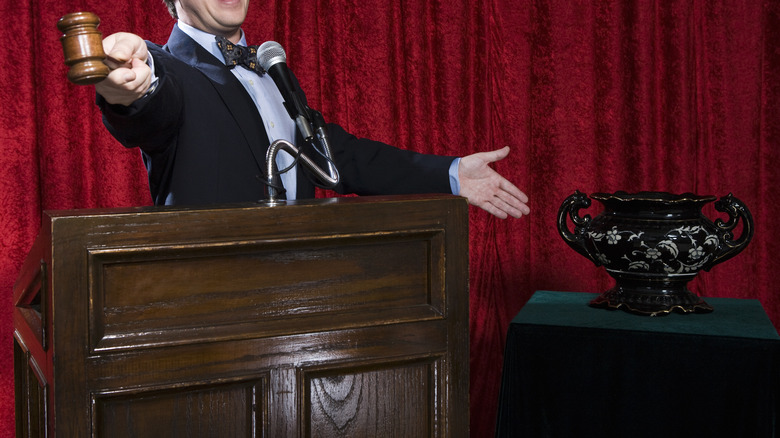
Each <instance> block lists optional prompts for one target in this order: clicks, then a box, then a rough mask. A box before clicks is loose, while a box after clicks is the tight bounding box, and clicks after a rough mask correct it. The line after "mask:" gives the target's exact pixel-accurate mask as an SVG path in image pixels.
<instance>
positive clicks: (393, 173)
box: [96, 0, 530, 218]
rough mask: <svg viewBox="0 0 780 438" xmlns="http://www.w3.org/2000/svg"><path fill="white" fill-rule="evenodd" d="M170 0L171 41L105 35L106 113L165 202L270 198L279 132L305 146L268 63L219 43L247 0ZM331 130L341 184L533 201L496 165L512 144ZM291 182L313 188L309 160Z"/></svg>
mask: <svg viewBox="0 0 780 438" xmlns="http://www.w3.org/2000/svg"><path fill="white" fill-rule="evenodd" d="M164 1H165V3H166V5H168V8H169V10H170V11H171V13H172V14H173V16H174V17H175V18H178V23H177V25H176V26H175V27H174V29H173V31H172V33H171V37H170V39H169V41H168V43H167V44H166V45H165V46H164V47H159V46H157V45H154V44H151V43H148V44H147V43H145V42H144V41H143V40H142V39H141V38H140V37H139V36H137V35H133V34H128V33H118V34H114V35H110V36H108V37H106V38H105V40H104V41H103V45H104V49H105V52H106V54H107V57H108V58H107V60H106V63H107V64H108V65H109V67H110V68H111V69H112V71H111V73H110V74H109V76H108V77H107V78H106V79H105V80H104V81H102V82H100V83H98V84H97V85H96V90H97V92H98V104H99V105H100V107H101V110H102V111H103V115H104V121H105V124H106V126H107V127H108V129H109V130H110V131H111V133H112V134H113V135H114V136H115V137H116V138H117V139H119V140H120V142H122V143H123V144H124V145H125V146H128V147H136V146H137V147H140V148H141V150H142V151H143V154H144V161H145V163H146V165H147V170H148V172H149V182H150V189H151V191H152V196H153V198H154V202H155V204H204V203H224V202H239V201H250V200H257V199H260V198H261V195H262V191H263V187H262V184H263V182H262V178H263V176H262V174H263V169H264V161H265V150H266V149H267V147H268V144H269V141H273V140H276V139H285V140H288V141H294V142H295V144H296V145H298V146H299V147H301V148H303V146H302V145H301V140H302V139H301V137H300V136H299V135H297V134H296V129H295V124H294V123H293V122H292V120H291V118H290V117H289V115H288V114H287V112H286V111H285V110H284V107H283V105H282V101H283V98H282V97H281V95H280V94H279V91H278V90H277V89H276V87H275V86H274V85H273V81H272V80H271V79H270V78H269V77H268V76H269V75H263V74H258V73H255V72H249V71H248V70H246V69H244V68H243V67H236V68H233V69H230V68H228V67H227V66H226V65H225V59H224V57H223V55H222V54H221V53H220V52H219V49H218V46H217V42H216V37H224V38H226V39H227V40H229V41H230V42H232V43H234V44H239V43H242V44H243V43H244V41H245V38H244V35H243V32H242V30H241V25H242V24H243V22H244V19H245V18H246V15H247V10H248V7H249V0H164ZM296 87H297V83H296ZM298 92H299V93H300V95H302V91H300V90H298ZM328 132H329V137H330V142H331V144H332V146H333V155H334V157H333V159H334V161H335V164H336V167H337V168H338V170H339V173H340V176H341V182H340V183H339V185H338V186H337V187H336V189H335V190H336V191H338V192H341V193H357V194H361V195H372V194H401V193H424V192H447V193H454V194H458V195H461V196H464V197H466V198H467V199H468V201H469V203H471V204H473V205H476V206H479V207H481V208H483V209H485V210H486V211H488V212H490V213H492V214H494V215H495V216H497V217H499V218H506V217H507V216H513V217H517V218H519V217H521V216H522V215H523V214H528V213H529V211H530V210H529V208H528V206H527V205H526V203H527V202H528V198H527V196H526V195H525V194H524V193H523V192H521V191H520V190H519V189H518V188H517V187H515V186H514V185H513V184H512V183H510V182H509V181H507V180H506V179H505V178H503V177H502V176H501V175H499V174H498V173H496V172H495V171H494V170H493V169H491V168H490V166H489V164H490V163H492V162H495V161H497V160H501V159H503V158H504V157H506V156H507V155H508V153H509V148H508V147H505V148H503V149H499V150H495V151H491V152H483V153H476V154H473V155H469V156H466V157H463V158H462V159H453V158H452V157H441V156H435V155H425V154H417V153H413V152H410V151H404V150H401V149H397V148H393V147H391V146H388V145H385V144H382V143H379V142H374V141H371V140H366V139H358V138H356V137H354V136H352V135H351V134H348V133H347V132H345V131H344V130H343V129H342V128H341V127H339V126H337V125H333V124H331V125H328ZM293 137H294V138H295V139H294V138H293ZM304 150H305V149H304ZM305 151H306V150H305ZM307 152H309V153H311V152H312V151H310V150H309V151H307ZM280 155H281V154H280ZM285 159H287V163H289V162H290V161H292V159H291V157H284V156H281V157H280V160H282V161H284V160H285ZM283 164H284V163H283ZM282 183H283V185H284V187H285V189H286V190H287V197H288V199H290V198H293V199H294V198H306V197H313V196H314V184H313V183H312V182H311V181H310V180H309V179H308V178H307V176H306V171H304V170H302V169H300V168H295V169H293V171H291V172H289V173H287V174H284V175H282Z"/></svg>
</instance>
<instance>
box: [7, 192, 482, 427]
mask: <svg viewBox="0 0 780 438" xmlns="http://www.w3.org/2000/svg"><path fill="white" fill-rule="evenodd" d="M14 304H15V309H14V329H15V330H14V338H15V347H14V369H15V390H16V428H17V436H21V437H27V436H35V437H38V436H40V437H43V436H47V437H50V438H51V437H55V436H60V437H111V438H120V437H231V438H233V437H260V436H265V437H302V436H349V437H357V436H371V437H374V436H397V437H419V436H467V435H468V418H469V412H468V409H469V403H468V397H469V393H468V387H469V385H468V382H469V375H468V364H469V351H468V339H469V335H468V308H469V307H468V211H467V204H466V201H465V199H463V198H457V197H454V196H445V195H424V196H404V197H369V198H341V199H319V200H309V201H297V202H291V203H289V204H288V205H283V206H275V207H268V206H263V205H261V204H257V205H244V204H242V205H235V206H223V207H219V208H210V209H207V208H167V207H148V208H132V209H115V210H74V211H51V212H46V213H44V217H43V223H42V228H41V233H40V235H39V236H38V238H37V240H36V242H35V244H34V246H33V249H32V250H31V252H30V255H29V257H28V259H27V260H26V262H25V264H24V266H23V268H22V271H21V274H20V276H19V280H18V281H17V284H16V285H15V287H14Z"/></svg>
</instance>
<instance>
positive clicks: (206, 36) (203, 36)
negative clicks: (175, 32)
mask: <svg viewBox="0 0 780 438" xmlns="http://www.w3.org/2000/svg"><path fill="white" fill-rule="evenodd" d="M176 25H177V26H179V29H181V31H182V32H184V33H186V34H187V35H188V36H189V37H190V38H192V39H193V40H195V42H196V43H198V44H199V45H200V46H201V47H203V48H204V49H206V50H207V51H208V52H209V53H211V54H212V55H214V57H215V58H217V59H219V60H220V61H221V62H222V63H223V64H224V63H225V57H224V56H222V52H221V51H220V50H219V47H217V40H216V37H215V36H214V35H212V34H210V33H208V32H204V31H202V30H200V29H197V28H194V27H192V26H190V25H189V24H187V23H183V22H181V21H178V22H177V23H176ZM238 44H239V45H242V46H246V35H244V30H243V29H242V30H241V39H240V40H239V41H238Z"/></svg>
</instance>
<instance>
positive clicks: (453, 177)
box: [450, 158, 460, 196]
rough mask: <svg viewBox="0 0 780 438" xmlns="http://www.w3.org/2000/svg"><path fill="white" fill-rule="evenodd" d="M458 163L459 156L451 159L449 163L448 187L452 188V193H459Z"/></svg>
mask: <svg viewBox="0 0 780 438" xmlns="http://www.w3.org/2000/svg"><path fill="white" fill-rule="evenodd" d="M459 165H460V158H456V159H454V160H452V164H450V189H452V194H453V195H456V196H458V195H460V177H459V176H458V166H459Z"/></svg>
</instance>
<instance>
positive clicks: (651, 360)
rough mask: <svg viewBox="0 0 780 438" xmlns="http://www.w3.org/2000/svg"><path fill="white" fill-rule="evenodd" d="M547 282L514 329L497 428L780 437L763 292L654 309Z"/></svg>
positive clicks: (518, 432) (537, 432) (772, 340)
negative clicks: (654, 312)
mask: <svg viewBox="0 0 780 438" xmlns="http://www.w3.org/2000/svg"><path fill="white" fill-rule="evenodd" d="M596 296H597V294H589V293H577V292H548V291H538V292H536V293H535V294H534V296H533V297H532V298H531V299H530V300H529V301H528V303H527V304H526V305H525V306H524V307H523V309H522V310H521V311H520V312H519V313H518V314H517V316H516V317H515V319H514V320H513V321H512V323H511V325H510V327H509V331H508V334H507V343H506V350H505V354H504V370H503V378H502V384H501V393H500V399H499V413H498V422H497V430H496V433H497V436H517V437H587V436H594V437H630V438H633V437H677V436H680V437H682V436H685V437H730V438H731V437H774V436H776V435H775V428H780V426H776V425H775V423H776V421H777V419H778V406H779V403H778V400H777V398H778V396H779V395H780V390H779V389H780V386H779V385H778V381H779V379H778V371H780V367H778V364H779V362H778V357H779V355H778V353H779V352H780V337H778V334H777V331H776V330H775V329H774V327H773V326H772V324H771V322H770V321H769V318H768V317H767V316H766V313H765V312H764V310H763V308H762V307H761V304H760V303H759V302H758V301H756V300H741V299H729V298H707V299H706V301H707V302H708V303H709V304H710V305H712V306H713V307H714V308H715V311H714V312H712V313H709V314H688V315H680V314H671V315H668V316H663V317H647V316H638V315H633V314H628V313H626V312H623V311H611V310H604V309H594V308H591V307H588V305H587V304H588V302H589V301H590V300H591V299H593V298H595V297H596Z"/></svg>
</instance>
